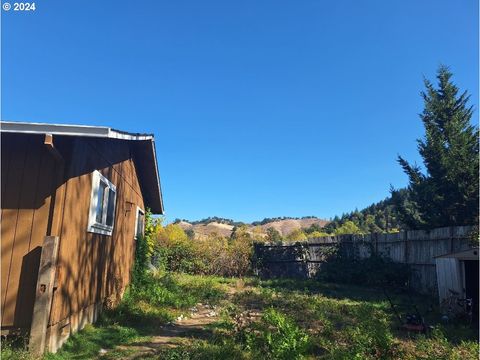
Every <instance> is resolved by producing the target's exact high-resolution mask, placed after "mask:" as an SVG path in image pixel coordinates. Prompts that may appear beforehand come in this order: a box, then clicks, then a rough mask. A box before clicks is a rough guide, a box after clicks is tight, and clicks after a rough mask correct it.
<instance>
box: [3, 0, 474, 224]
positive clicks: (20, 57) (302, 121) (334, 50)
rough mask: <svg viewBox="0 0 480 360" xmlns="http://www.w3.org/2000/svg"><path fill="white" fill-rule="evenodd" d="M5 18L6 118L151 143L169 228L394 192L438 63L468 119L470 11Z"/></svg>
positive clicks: (340, 206) (168, 10) (324, 210)
mask: <svg viewBox="0 0 480 360" xmlns="http://www.w3.org/2000/svg"><path fill="white" fill-rule="evenodd" d="M1 12H2V19H1V20H2V114H1V115H2V118H3V119H5V120H20V121H40V122H52V123H72V124H87V125H88V124H91V125H105V126H111V127H114V128H118V129H122V130H126V131H133V132H152V133H155V136H156V143H157V153H158V154H157V155H158V159H159V167H160V175H161V180H162V188H163V193H164V201H165V208H166V212H167V219H168V220H173V219H174V218H177V217H179V218H187V219H199V218H203V217H208V216H214V215H216V216H223V217H228V218H234V219H237V220H242V221H252V220H259V219H262V218H264V217H274V216H305V215H316V216H319V217H324V218H328V217H332V216H334V215H335V214H341V213H342V212H347V211H350V210H353V209H354V208H356V207H357V208H362V207H364V206H367V205H369V204H371V203H373V202H375V201H378V200H381V199H383V198H384V197H386V196H388V194H389V191H388V189H389V186H390V184H393V185H394V186H396V187H401V186H404V185H405V184H406V180H407V179H406V176H405V175H404V174H403V173H402V171H401V169H400V167H399V166H398V164H397V163H396V161H395V159H396V156H397V154H402V155H403V156H405V157H406V158H407V159H409V160H412V161H415V160H416V161H420V159H419V157H418V154H417V151H416V142H415V139H416V138H418V137H420V136H422V134H423V130H422V126H421V122H420V120H419V117H418V113H420V112H421V111H422V100H421V98H420V96H419V92H420V91H421V90H422V89H423V82H422V77H423V76H426V77H427V78H430V79H433V78H434V76H435V72H436V69H437V67H438V65H439V64H441V63H443V64H446V65H448V66H450V67H451V70H452V71H453V73H454V76H455V77H454V80H455V82H456V83H457V84H458V85H459V87H460V88H461V89H467V90H469V92H470V93H471V94H472V104H473V105H475V108H477V107H478V78H479V73H478V52H479V49H478V2H477V1H476V0H464V1H463V0H462V1H453V0H451V1H443V0H422V1H417V0H408V1H405V0H391V1H385V0H381V1H380V0H379V1H355V0H350V1H341V0H340V1H329V2H327V1H319V0H315V1H311V0H310V1H298V0H291V1H278V0H276V1H258V0H247V1H225V0H218V1H209V0H203V1H168V2H167V1H163V0H162V1H160V0H150V1H147V0H145V1H137V2H133V1H128V2H127V1H123V2H122V1H85V0H83V1H77V0H71V1H54V0H49V1H46V0H40V1H38V2H36V11H35V12H30V13H18V12H13V11H9V12H8V13H6V12H5V11H1ZM475 116H476V117H477V116H478V112H476V113H475ZM475 122H477V118H476V119H475Z"/></svg>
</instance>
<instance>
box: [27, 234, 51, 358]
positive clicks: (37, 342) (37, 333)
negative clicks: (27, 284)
mask: <svg viewBox="0 0 480 360" xmlns="http://www.w3.org/2000/svg"><path fill="white" fill-rule="evenodd" d="M57 256H58V236H45V240H44V241H43V246H42V255H41V257H40V267H39V269H38V279H37V288H36V293H35V304H34V306H33V317H32V325H31V328H30V341H29V350H30V351H31V352H32V353H33V354H35V355H41V354H43V353H44V352H45V344H46V336H47V326H48V318H49V316H50V308H51V305H52V297H53V283H54V281H55V269H56V266H57Z"/></svg>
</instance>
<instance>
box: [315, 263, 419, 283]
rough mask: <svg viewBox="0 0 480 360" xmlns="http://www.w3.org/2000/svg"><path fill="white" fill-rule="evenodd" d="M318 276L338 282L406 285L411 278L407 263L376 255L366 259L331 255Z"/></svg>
mask: <svg viewBox="0 0 480 360" xmlns="http://www.w3.org/2000/svg"><path fill="white" fill-rule="evenodd" d="M318 276H319V278H320V279H322V280H325V281H329V282H336V283H346V284H357V285H370V286H379V285H396V286H405V284H406V283H407V282H408V280H409V278H410V268H409V266H408V265H407V264H401V263H395V262H393V261H392V260H391V259H389V258H383V257H380V256H376V255H372V256H371V257H368V258H365V259H349V258H348V257H343V256H338V257H337V256H331V257H330V258H329V259H328V261H326V262H325V263H324V264H322V268H321V271H320V272H319V274H318Z"/></svg>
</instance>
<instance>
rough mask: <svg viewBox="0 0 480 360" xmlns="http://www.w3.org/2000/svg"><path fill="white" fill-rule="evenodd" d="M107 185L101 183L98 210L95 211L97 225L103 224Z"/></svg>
mask: <svg viewBox="0 0 480 360" xmlns="http://www.w3.org/2000/svg"><path fill="white" fill-rule="evenodd" d="M106 188H107V185H106V184H105V183H103V182H101V181H100V185H99V187H98V193H97V208H96V209H95V214H96V215H95V221H96V222H97V223H100V224H101V223H102V218H103V202H104V201H105V200H104V199H105V189H106Z"/></svg>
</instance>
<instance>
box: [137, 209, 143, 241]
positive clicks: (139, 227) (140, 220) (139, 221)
mask: <svg viewBox="0 0 480 360" xmlns="http://www.w3.org/2000/svg"><path fill="white" fill-rule="evenodd" d="M144 227H145V214H144V213H143V212H142V211H141V210H138V211H137V233H136V234H135V236H136V237H138V236H142V235H143V229H144Z"/></svg>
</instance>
